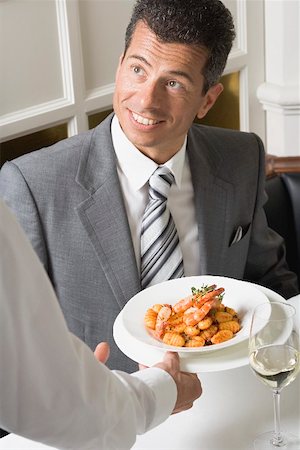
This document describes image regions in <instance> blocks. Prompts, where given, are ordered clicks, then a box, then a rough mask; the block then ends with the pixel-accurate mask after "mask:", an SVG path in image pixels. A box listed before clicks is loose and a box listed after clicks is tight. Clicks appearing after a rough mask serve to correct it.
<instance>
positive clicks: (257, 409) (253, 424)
mask: <svg viewBox="0 0 300 450" xmlns="http://www.w3.org/2000/svg"><path fill="white" fill-rule="evenodd" d="M291 303H293V304H294V305H296V306H297V310H298V319H299V311H300V309H299V303H300V295H299V296H297V297H294V299H293V300H292V301H291ZM298 325H299V321H298ZM199 378H200V379H201V382H202V387H203V394H202V396H201V397H200V399H198V400H197V401H196V402H195V404H194V407H193V409H191V410H189V411H186V412H184V413H180V414H177V415H174V416H171V417H169V419H168V420H167V421H166V422H165V423H163V424H162V425H160V426H159V427H157V428H155V429H154V430H152V431H150V432H149V433H147V434H145V435H143V436H139V437H138V438H137V442H136V444H135V445H134V447H133V449H134V450H146V449H147V450H154V449H155V450H248V449H250V448H251V444H252V441H253V439H254V437H255V436H256V435H257V434H259V433H262V432H264V431H268V430H272V429H273V403H272V392H271V389H269V388H268V387H267V386H265V385H263V384H262V383H261V382H260V381H259V380H258V379H257V378H256V377H255V376H254V374H253V373H252V372H251V369H250V368H249V366H244V367H239V368H236V369H231V370H225V371H221V372H209V373H202V374H199ZM281 423H282V429H284V430H288V431H289V432H291V433H293V434H295V435H297V436H298V439H299V447H298V448H299V450H300V433H299V430H300V376H298V377H297V378H296V380H295V381H294V382H293V383H291V384H290V385H289V386H287V387H286V388H285V389H283V391H282V400H281ZM83 426H84V424H83ZM48 448H50V447H48V446H45V445H42V444H39V443H35V442H32V441H30V440H27V439H24V438H21V437H19V436H16V435H13V434H10V435H8V436H6V437H4V438H2V439H0V450H25V449H26V450H42V449H48ZM95 450H96V449H95ZM107 450H109V449H107Z"/></svg>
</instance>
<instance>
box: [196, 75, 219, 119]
mask: <svg viewBox="0 0 300 450" xmlns="http://www.w3.org/2000/svg"><path fill="white" fill-rule="evenodd" d="M223 89H224V88H223V85H222V84H221V83H218V84H215V85H214V86H212V87H210V88H209V89H208V91H207V92H206V94H205V95H204V99H203V101H202V102H201V106H200V108H199V110H198V112H197V117H198V119H202V118H203V117H204V116H206V114H207V113H208V111H209V110H210V109H211V108H212V107H213V105H214V104H215V102H216V101H217V98H218V97H219V95H220V94H221V93H222V92H223Z"/></svg>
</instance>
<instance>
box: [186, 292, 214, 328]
mask: <svg viewBox="0 0 300 450" xmlns="http://www.w3.org/2000/svg"><path fill="white" fill-rule="evenodd" d="M216 301H219V299H218V298H216V297H213V298H211V299H210V300H207V302H205V303H204V305H202V306H201V307H200V308H199V309H198V310H197V311H195V312H192V313H190V314H187V315H186V316H185V317H184V318H183V320H184V322H185V323H186V324H187V325H188V326H192V327H193V326H194V325H196V324H197V323H198V322H200V321H201V320H202V319H204V317H205V316H206V314H207V313H208V312H209V311H210V310H211V308H212V307H213V306H215V303H216Z"/></svg>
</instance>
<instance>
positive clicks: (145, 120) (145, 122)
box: [132, 111, 159, 125]
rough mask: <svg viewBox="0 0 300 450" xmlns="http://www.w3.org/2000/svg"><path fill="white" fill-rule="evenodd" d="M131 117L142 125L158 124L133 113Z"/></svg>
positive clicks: (156, 121)
mask: <svg viewBox="0 0 300 450" xmlns="http://www.w3.org/2000/svg"><path fill="white" fill-rule="evenodd" d="M132 117H133V118H134V120H135V121H136V122H138V123H141V124H142V125H156V124H157V123H159V120H154V119H148V118H147V117H143V116H140V115H138V114H136V113H134V112H133V111H132Z"/></svg>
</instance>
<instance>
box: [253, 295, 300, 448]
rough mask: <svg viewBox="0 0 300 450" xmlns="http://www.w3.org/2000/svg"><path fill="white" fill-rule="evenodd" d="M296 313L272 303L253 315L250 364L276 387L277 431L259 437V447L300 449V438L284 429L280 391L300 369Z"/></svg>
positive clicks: (270, 384)
mask: <svg viewBox="0 0 300 450" xmlns="http://www.w3.org/2000/svg"><path fill="white" fill-rule="evenodd" d="M295 314H296V310H295V308H294V307H293V306H292V305H289V304H288V303H287V302H271V303H262V304H260V305H258V306H257V307H256V308H255V309H254V312H253V315H252V321H251V327H250V337H249V362H250V367H251V369H252V370H253V372H254V373H255V375H256V376H257V378H258V379H259V380H261V381H262V382H263V383H264V384H266V385H267V386H269V387H270V388H271V389H272V390H273V400H274V431H271V432H266V433H263V434H262V435H260V436H257V438H256V439H255V441H254V448H255V449H256V450H268V449H271V450H275V449H276V448H281V449H298V450H299V449H300V441H299V438H297V437H296V436H293V435H291V434H288V433H284V432H282V431H281V429H280V392H281V390H282V388H284V387H285V386H287V385H288V384H290V383H291V382H292V381H294V379H295V378H296V376H297V374H298V372H299V369H300V363H299V330H296V328H295V326H294V316H295Z"/></svg>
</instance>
